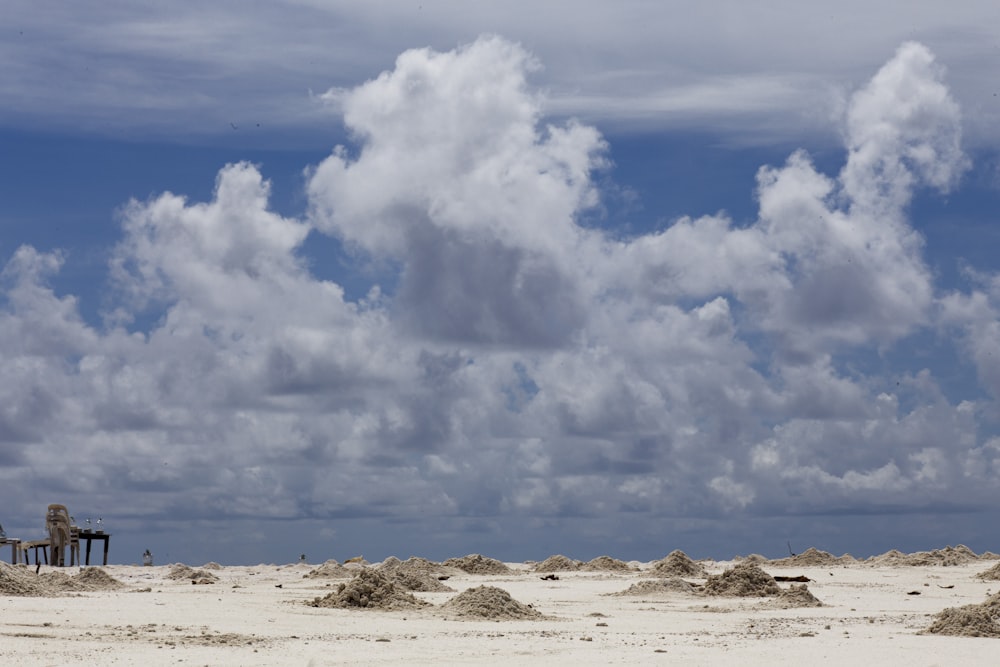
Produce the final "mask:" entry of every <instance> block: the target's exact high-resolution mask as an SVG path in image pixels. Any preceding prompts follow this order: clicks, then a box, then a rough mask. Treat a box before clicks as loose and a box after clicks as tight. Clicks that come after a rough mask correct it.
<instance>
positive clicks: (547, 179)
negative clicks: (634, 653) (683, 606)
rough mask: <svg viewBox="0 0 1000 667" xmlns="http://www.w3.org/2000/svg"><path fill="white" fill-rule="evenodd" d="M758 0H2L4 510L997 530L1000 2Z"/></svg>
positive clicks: (723, 548)
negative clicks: (58, 507) (60, 507)
mask: <svg viewBox="0 0 1000 667" xmlns="http://www.w3.org/2000/svg"><path fill="white" fill-rule="evenodd" d="M752 4H753V5H754V6H753V7H751V6H750V3H743V2H728V1H723V0H714V1H709V2H704V1H702V2H681V1H678V2H647V1H644V0H622V1H620V2H615V3H597V2H568V1H562V0H550V1H548V2H543V3H538V2H532V3H527V2H522V1H521V0H509V1H508V2H505V3H485V2H484V3H480V2H459V1H456V0H417V1H416V2H398V1H393V2H390V1H368V2H347V1H344V2H337V1H320V0H296V1H292V0H275V1H273V2H263V1H260V2H245V1H244V2H235V1H232V2H223V1H212V0H210V1H208V2H205V1H199V2H193V1H189V0H178V1H177V2H173V3H170V4H169V5H166V4H163V3H136V2H121V1H115V0H110V1H105V2H100V3H96V2H94V3H90V2H79V3H60V2H47V1H44V0H43V1H41V2H39V1H38V0H31V1H30V2H29V1H27V0H8V2H7V3H5V8H4V21H3V22H2V23H3V25H2V26H0V100H2V104H0V377H2V378H3V380H4V381H3V382H2V383H0V490H2V496H3V503H2V505H0V525H2V526H3V527H4V529H5V530H6V532H7V534H8V535H10V536H14V537H19V538H21V539H39V538H41V536H42V533H43V525H44V513H45V507H46V505H48V504H49V503H62V504H65V505H67V506H68V507H69V510H70V513H71V514H73V515H74V516H75V518H76V520H77V522H78V523H80V524H83V523H84V522H85V521H86V520H87V519H91V520H92V521H94V522H96V520H97V519H98V518H101V519H103V523H104V525H105V526H106V528H107V530H108V532H110V533H111V534H112V536H113V537H112V540H111V545H110V546H111V550H110V560H111V562H116V563H134V562H139V561H140V557H141V553H142V551H143V550H144V549H150V550H151V551H152V552H153V554H154V557H155V559H156V560H157V562H178V561H182V562H188V563H200V562H206V561H209V560H214V561H218V562H221V563H227V564H253V563H260V562H273V563H286V562H291V561H294V560H297V559H298V558H299V555H300V554H305V555H306V556H307V559H308V560H309V561H310V562H322V561H324V560H326V559H328V558H336V559H339V560H344V559H346V558H349V557H353V556H357V555H364V556H365V557H366V558H367V559H369V560H372V561H374V560H382V559H384V558H386V557H388V556H390V555H394V556H397V557H400V558H406V557H408V556H411V555H418V556H423V557H426V558H431V559H437V560H443V559H445V558H449V557H452V556H462V555H465V554H469V553H482V554H486V555H489V556H492V557H495V558H501V559H504V560H526V559H535V560H540V559H543V558H545V557H547V556H549V555H552V554H555V553H561V554H565V555H568V556H570V557H573V558H579V559H584V560H587V559H590V558H593V557H596V556H599V555H602V554H607V555H611V556H614V557H617V558H622V559H626V560H631V559H637V560H652V559H656V558H661V557H663V556H664V555H666V554H667V553H669V552H670V551H671V550H673V549H677V548H679V549H683V550H684V551H685V552H686V553H688V554H689V555H691V556H692V557H698V558H701V557H711V558H718V559H723V558H731V557H733V556H735V555H739V554H748V553H761V554H764V555H767V556H771V557H780V556H783V555H787V553H788V551H789V550H793V551H796V552H798V551H804V550H805V549H806V548H807V547H809V546H815V547H817V548H820V549H824V550H826V551H830V552H833V553H836V554H838V555H839V554H841V553H844V552H849V553H852V554H853V555H855V556H858V557H865V556H869V555H873V554H878V553H882V552H884V551H886V550H888V549H890V548H899V549H902V550H904V551H913V550H919V549H931V548H937V547H942V546H945V545H946V544H952V545H954V544H958V543H964V544H967V545H968V546H970V547H971V548H973V549H974V550H976V551H985V550H993V551H1000V527H998V525H997V523H996V521H994V520H993V518H994V517H995V510H996V506H997V503H998V502H1000V475H998V473H1000V252H997V251H998V250H1000V221H998V220H997V216H998V213H997V211H998V210H1000V206H998V204H1000V97H998V95H1000V81H998V80H997V77H996V72H998V71H1000V6H998V5H997V4H996V3H995V2H985V1H984V2H973V1H962V0H960V1H958V2H952V3H947V4H941V3H936V5H935V3H922V5H924V6H920V5H913V4H912V3H910V2H895V1H882V2H870V1H866V2H860V1H855V0H846V1H838V2H837V3H832V2H823V3H802V2H791V1H788V2H785V1H778V0H773V1H770V2H764V3H752Z"/></svg>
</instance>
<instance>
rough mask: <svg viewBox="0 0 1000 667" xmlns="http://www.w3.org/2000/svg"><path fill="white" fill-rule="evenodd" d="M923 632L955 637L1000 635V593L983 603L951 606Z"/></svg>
mask: <svg viewBox="0 0 1000 667" xmlns="http://www.w3.org/2000/svg"><path fill="white" fill-rule="evenodd" d="M921 634H934V635H951V636H954V637H1000V593H996V594H994V595H993V596H992V597H990V598H988V599H987V600H986V602H983V603H981V604H968V605H965V606H964V607H949V608H947V609H945V610H944V611H941V612H940V613H938V614H937V616H935V617H934V622H933V623H931V625H930V627H929V628H927V629H926V630H924V631H923V632H921Z"/></svg>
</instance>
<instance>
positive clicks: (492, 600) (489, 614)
mask: <svg viewBox="0 0 1000 667" xmlns="http://www.w3.org/2000/svg"><path fill="white" fill-rule="evenodd" d="M442 609H445V610H447V611H450V612H452V613H454V614H455V615H456V616H457V617H459V618H468V619H474V620H481V619H489V620H493V621H501V620H502V621H518V620H526V619H535V618H542V614H541V613H540V612H538V611H536V610H534V609H532V608H531V607H530V606H528V605H525V604H521V603H520V602H518V601H517V600H515V599H513V598H512V597H511V596H510V593H508V592H507V591H505V590H503V589H502V588H497V587H495V586H478V587H476V588H470V589H468V590H466V591H464V592H462V593H459V594H458V595H456V596H455V597H453V598H452V599H450V600H448V601H447V602H445V603H444V605H442Z"/></svg>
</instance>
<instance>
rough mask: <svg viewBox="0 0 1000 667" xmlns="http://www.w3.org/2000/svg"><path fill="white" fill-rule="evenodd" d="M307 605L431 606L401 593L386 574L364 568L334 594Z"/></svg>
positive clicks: (392, 607)
mask: <svg viewBox="0 0 1000 667" xmlns="http://www.w3.org/2000/svg"><path fill="white" fill-rule="evenodd" d="M308 604H309V606H311V607H330V608H335V609H414V608H417V607H425V606H427V605H428V604H429V603H427V602H424V601H423V600H419V599H417V598H415V597H413V596H412V595H410V594H409V593H407V592H406V591H404V590H402V589H401V588H400V587H399V586H397V585H396V584H395V583H394V582H393V581H392V580H391V579H390V578H389V577H387V576H386V575H385V574H384V573H382V572H379V571H378V570H375V569H373V568H365V569H364V570H361V571H360V572H358V574H357V576H355V577H354V578H353V579H351V580H350V581H348V582H346V583H342V584H340V585H339V586H338V587H337V590H336V591H334V592H333V593H330V594H329V595H326V596H325V597H322V598H316V599H315V600H313V601H312V602H309V603H308Z"/></svg>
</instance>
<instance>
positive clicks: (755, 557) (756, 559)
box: [733, 554, 768, 565]
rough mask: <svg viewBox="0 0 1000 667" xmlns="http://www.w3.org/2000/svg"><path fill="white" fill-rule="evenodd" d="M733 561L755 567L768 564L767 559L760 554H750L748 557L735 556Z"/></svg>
mask: <svg viewBox="0 0 1000 667" xmlns="http://www.w3.org/2000/svg"><path fill="white" fill-rule="evenodd" d="M733 560H735V561H740V562H743V563H754V564H756V565H760V564H761V563H766V562H768V560H767V558H765V557H764V556H761V555H760V554H750V555H749V556H737V557H736V558H734V559H733Z"/></svg>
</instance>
